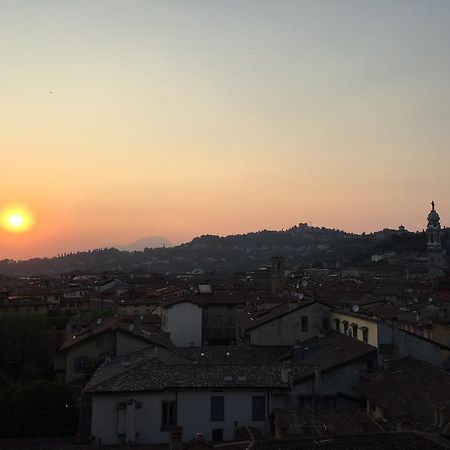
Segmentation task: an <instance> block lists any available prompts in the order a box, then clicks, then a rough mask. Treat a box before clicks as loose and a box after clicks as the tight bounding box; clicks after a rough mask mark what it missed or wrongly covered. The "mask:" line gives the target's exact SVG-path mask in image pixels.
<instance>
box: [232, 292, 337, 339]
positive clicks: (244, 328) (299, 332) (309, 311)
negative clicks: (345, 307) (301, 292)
mask: <svg viewBox="0 0 450 450" xmlns="http://www.w3.org/2000/svg"><path fill="white" fill-rule="evenodd" d="M329 327H330V308H329V306H327V305H325V304H323V303H321V302H314V301H309V300H306V299H305V300H303V301H297V300H294V301H291V299H286V301H285V302H283V303H281V304H278V305H275V306H273V307H272V308H268V309H258V310H256V311H255V310H248V311H244V312H242V313H241V314H240V315H239V317H238V318H237V342H238V343H240V344H252V345H293V344H294V343H295V342H296V341H304V340H306V339H310V338H312V337H315V336H317V335H318V334H319V333H320V332H321V331H326V330H328V329H329Z"/></svg>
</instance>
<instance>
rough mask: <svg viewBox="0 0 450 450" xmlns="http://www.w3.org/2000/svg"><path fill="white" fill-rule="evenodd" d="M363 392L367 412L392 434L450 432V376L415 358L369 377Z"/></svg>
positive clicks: (400, 361) (381, 369)
mask: <svg viewBox="0 0 450 450" xmlns="http://www.w3.org/2000/svg"><path fill="white" fill-rule="evenodd" d="M359 391H360V393H361V395H362V397H363V398H364V399H365V400H366V404H367V412H368V413H370V414H371V415H372V416H373V417H374V418H375V419H378V420H383V422H384V424H385V426H389V427H390V429H392V430H405V429H406V430H411V429H414V430H420V431H423V432H428V433H436V434H448V433H449V432H450V374H449V373H448V372H445V371H444V370H442V369H440V368H437V367H435V366H433V365H431V364H428V363H426V362H423V361H420V360H418V359H415V358H410V357H408V358H403V359H401V360H398V361H394V362H392V363H390V364H389V365H388V366H387V367H383V368H380V369H378V370H375V371H372V372H368V373H366V374H365V375H364V376H363V378H362V381H361V384H360V387H359Z"/></svg>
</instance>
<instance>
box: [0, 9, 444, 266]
mask: <svg viewBox="0 0 450 450" xmlns="http://www.w3.org/2000/svg"><path fill="white" fill-rule="evenodd" d="M0 56H1V63H0V155H1V158H0V163H1V177H0V180H1V181H0V187H1V189H0V210H2V209H4V208H7V207H10V206H11V205H17V204H19V205H22V206H23V207H24V208H27V209H28V210H29V211H30V212H31V213H32V215H33V217H34V226H33V227H32V228H31V229H30V230H29V231H28V232H25V233H10V232H8V231H7V230H4V229H2V230H0V258H28V257H32V256H43V255H54V254H58V253H61V252H66V251H73V250H83V249H88V248H97V247H106V246H113V245H117V244H123V243H127V242H131V241H134V240H137V239H140V238H143V237H145V236H151V235H160V236H164V237H166V238H167V239H169V240H171V241H172V242H175V243H179V242H184V241H187V240H190V239H191V238H192V237H194V236H196V235H200V234H206V233H208V234H220V235H227V234H235V233H242V232H247V231H254V230H259V229H264V228H267V229H282V228H288V227H290V226H293V225H295V224H297V223H299V222H308V223H310V224H313V225H318V226H327V227H331V228H341V229H345V230H347V231H355V232H362V231H366V232H370V231H373V230H377V229H382V228H385V227H397V226H398V225H400V224H403V225H405V226H406V227H407V228H408V229H411V230H416V229H422V228H424V227H425V226H426V216H427V214H428V212H429V209H430V202H431V200H435V201H436V206H437V209H438V211H439V213H440V215H441V219H442V222H443V224H444V225H448V224H449V223H450V214H449V208H450V81H449V80H450V2H449V1H447V0H430V1H413V0H407V1H406V0H405V1H402V0H397V1H392V0H388V1H381V0H372V1H360V0H354V1H350V0H347V1H346V0H336V1H332V0H323V1H317V0H311V1H301V0H295V1H282V0H277V1H275V0H272V1H264V0H255V1H245V0H240V1H237V0H223V1H219V0H210V1H206V0H203V1H196V0H189V1H186V0H179V1H169V0H161V1H156V0H155V1H152V0H122V1H116V0H76V1H69V0H54V1H49V0H39V1H36V0H30V1H21V0H0Z"/></svg>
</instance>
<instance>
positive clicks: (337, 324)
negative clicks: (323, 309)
mask: <svg viewBox="0 0 450 450" xmlns="http://www.w3.org/2000/svg"><path fill="white" fill-rule="evenodd" d="M334 328H335V330H336V331H337V332H339V333H340V331H341V321H340V320H339V319H334Z"/></svg>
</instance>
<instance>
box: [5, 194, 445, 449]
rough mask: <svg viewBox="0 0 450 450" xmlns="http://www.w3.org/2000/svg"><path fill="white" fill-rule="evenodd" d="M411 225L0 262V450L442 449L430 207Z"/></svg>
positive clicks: (439, 255)
mask: <svg viewBox="0 0 450 450" xmlns="http://www.w3.org/2000/svg"><path fill="white" fill-rule="evenodd" d="M424 228H425V230H424V231H423V232H409V231H407V230H406V229H405V228H404V227H403V226H400V227H399V228H398V229H396V230H391V229H385V230H383V231H380V232H378V233H373V234H368V235H355V234H350V233H345V232H343V231H338V230H330V229H325V228H318V227H310V226H308V225H307V224H303V223H302V224H299V225H297V226H295V227H293V228H291V229H289V230H286V231H261V232H255V233H250V234H246V235H238V236H228V237H217V236H201V237H199V238H196V239H194V240H193V241H192V242H190V243H187V244H183V245H180V246H174V247H166V248H164V247H161V248H155V249H145V250H144V251H132V252H129V251H125V250H118V249H100V250H94V251H90V252H79V253H73V254H66V255H59V256H58V257H55V258H45V259H34V260H29V261H20V262H15V261H11V260H6V261H2V262H1V263H0V273H1V274H2V275H1V276H0V346H1V350H0V380H1V382H2V388H1V389H0V404H2V406H3V408H2V411H1V412H0V414H1V421H0V431H1V434H0V447H1V448H16V449H18V448H21V449H24V448H45V449H64V448H67V449H73V448H76V449H89V448H119V447H120V446H127V447H126V448H128V446H131V447H130V448H136V449H155V450H156V449H162V448H167V449H168V450H180V449H182V448H186V449H188V448H191V447H195V449H205V450H207V449H212V448H217V449H224V448H225V449H227V450H228V449H229V450H233V449H237V448H239V449H254V448H257V449H261V450H272V449H277V450H278V449H280V450H282V449H283V450H284V449H286V450H290V449H292V450H295V449H312V448H314V449H316V448H320V449H322V448H323V449H334V448H339V449H350V448H352V449H353V448H358V449H375V448H376V449H417V450H419V449H440V448H449V447H450V276H449V271H448V251H447V246H448V237H447V236H448V230H447V229H446V228H444V227H442V226H441V221H440V216H439V214H438V211H437V207H436V206H435V204H434V202H433V203H432V205H431V209H430V211H429V214H428V216H427V217H425V218H424ZM37 412H39V413H37ZM108 446H113V447H108ZM120 448H125V447H120Z"/></svg>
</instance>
